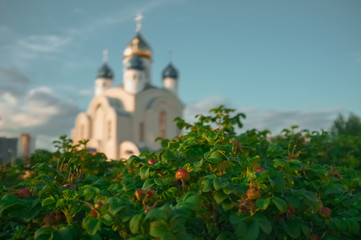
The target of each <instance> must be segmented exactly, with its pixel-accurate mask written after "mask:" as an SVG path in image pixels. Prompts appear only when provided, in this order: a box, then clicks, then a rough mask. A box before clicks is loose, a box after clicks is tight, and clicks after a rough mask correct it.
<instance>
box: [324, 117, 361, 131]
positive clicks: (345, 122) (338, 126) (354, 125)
mask: <svg viewBox="0 0 361 240" xmlns="http://www.w3.org/2000/svg"><path fill="white" fill-rule="evenodd" d="M331 134H332V135H333V136H337V135H353V136H359V135H360V134H361V119H360V117H359V116H357V115H355V114H353V113H351V114H350V115H349V116H348V118H347V119H346V118H345V117H344V116H343V115H342V114H339V115H338V117H337V119H336V120H335V121H334V122H333V124H332V127H331Z"/></svg>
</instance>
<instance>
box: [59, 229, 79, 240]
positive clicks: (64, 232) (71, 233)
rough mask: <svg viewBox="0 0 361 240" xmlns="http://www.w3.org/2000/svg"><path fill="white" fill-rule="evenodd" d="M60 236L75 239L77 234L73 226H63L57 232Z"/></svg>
mask: <svg viewBox="0 0 361 240" xmlns="http://www.w3.org/2000/svg"><path fill="white" fill-rule="evenodd" d="M57 233H58V234H59V235H60V237H61V238H62V239H64V240H65V239H66V240H68V239H69V240H71V239H75V237H76V235H77V231H76V229H75V228H73V227H63V228H62V229H60V230H59V231H58V232H57Z"/></svg>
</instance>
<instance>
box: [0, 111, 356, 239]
mask: <svg viewBox="0 0 361 240" xmlns="http://www.w3.org/2000/svg"><path fill="white" fill-rule="evenodd" d="M242 117H245V116H244V115H243V114H234V113H233V110H230V109H225V108H224V107H222V106H221V107H219V108H216V109H212V110H211V111H210V115H209V116H203V115H200V116H197V119H198V120H197V122H195V123H194V124H188V123H186V122H185V121H184V120H182V119H180V118H178V119H176V121H177V126H178V127H179V128H181V129H183V130H184V132H185V134H184V135H179V136H178V137H176V138H175V139H172V140H166V139H160V141H161V142H162V149H161V150H160V151H159V152H146V151H143V152H142V153H141V154H140V156H132V157H130V158H129V159H127V160H125V161H107V160H106V156H105V155H104V154H101V153H97V154H95V155H93V154H91V153H89V152H88V151H87V149H86V147H85V146H86V141H82V142H80V143H78V144H75V145H74V144H73V143H72V142H71V140H69V139H67V138H66V137H61V139H60V140H59V141H57V142H55V146H56V147H57V151H56V152H54V153H46V152H43V153H39V154H37V155H36V156H35V157H34V160H35V161H36V163H35V164H34V165H33V166H32V168H31V171H30V172H28V177H27V178H26V179H25V180H24V181H22V182H21V183H19V184H17V185H15V186H13V187H10V188H7V187H1V189H0V191H1V199H0V239H67V240H68V239H133V240H135V239H139V240H141V239H167V240H169V239H177V240H181V239H227V240H231V239H358V237H359V236H360V222H361V214H360V213H361V191H360V186H361V182H360V173H359V172H358V171H357V170H355V169H349V168H340V167H336V166H331V165H326V164H324V165H321V164H320V163H322V164H323V163H324V162H322V161H320V159H321V160H322V158H323V157H324V154H326V153H325V152H324V151H323V150H324V149H323V148H321V149H318V148H317V145H318V144H320V146H324V145H322V144H323V142H324V141H325V140H324V139H325V138H327V133H324V132H321V133H317V132H314V133H309V132H307V131H300V132H296V128H291V129H289V130H285V131H284V133H283V135H282V136H279V137H276V138H270V137H269V132H268V131H257V130H251V131H247V132H245V133H242V134H236V131H235V128H234V127H235V126H236V127H242V123H241V121H240V120H241V118H242ZM359 160H360V159H358V161H359Z"/></svg>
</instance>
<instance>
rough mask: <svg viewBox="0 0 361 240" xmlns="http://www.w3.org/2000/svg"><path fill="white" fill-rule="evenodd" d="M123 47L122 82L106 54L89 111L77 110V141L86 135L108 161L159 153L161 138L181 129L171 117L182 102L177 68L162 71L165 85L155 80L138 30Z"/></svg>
mask: <svg viewBox="0 0 361 240" xmlns="http://www.w3.org/2000/svg"><path fill="white" fill-rule="evenodd" d="M136 19H137V31H136V36H135V37H134V38H133V39H132V40H131V41H130V43H129V44H128V45H127V46H126V48H125V50H124V59H123V83H122V84H121V85H120V86H114V85H113V76H114V74H113V72H112V70H111V69H110V68H109V66H108V64H107V59H106V57H104V63H103V65H102V66H101V68H100V69H99V70H98V72H97V78H96V80H95V94H94V97H93V99H92V100H91V102H90V104H89V107H88V110H87V112H81V113H79V114H78V116H77V117H76V120H75V127H74V128H73V130H72V138H73V142H74V143H77V142H78V141H79V140H84V139H88V140H89V142H88V144H87V147H88V148H89V149H93V150H94V151H97V152H103V153H105V155H106V156H107V157H108V158H109V159H120V158H128V157H129V156H131V155H133V154H135V155H137V154H139V153H140V151H142V150H149V151H156V150H158V149H160V143H159V141H158V142H155V141H154V140H155V139H156V138H157V137H162V138H173V137H175V136H177V135H178V134H179V130H178V128H177V127H176V124H175V122H174V121H173V120H174V118H176V117H181V116H182V112H183V108H184V105H183V103H182V102H181V101H180V99H179V98H178V95H177V93H178V72H177V70H176V69H175V68H174V66H173V65H172V63H169V64H168V66H166V67H165V69H164V70H163V72H162V78H163V86H162V87H156V86H154V85H153V84H152V82H151V68H152V50H151V48H150V47H149V45H148V44H147V43H146V41H145V40H144V38H143V37H142V35H141V34H140V28H141V25H140V21H141V15H138V16H137V18H136Z"/></svg>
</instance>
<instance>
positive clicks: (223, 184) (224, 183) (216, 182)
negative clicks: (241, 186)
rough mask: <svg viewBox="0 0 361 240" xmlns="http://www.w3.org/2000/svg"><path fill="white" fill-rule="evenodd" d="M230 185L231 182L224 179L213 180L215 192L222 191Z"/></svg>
mask: <svg viewBox="0 0 361 240" xmlns="http://www.w3.org/2000/svg"><path fill="white" fill-rule="evenodd" d="M228 185H229V182H228V181H227V180H223V179H222V178H216V179H214V180H213V186H214V189H215V190H217V191H218V190H219V189H222V188H224V187H227V186H228Z"/></svg>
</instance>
